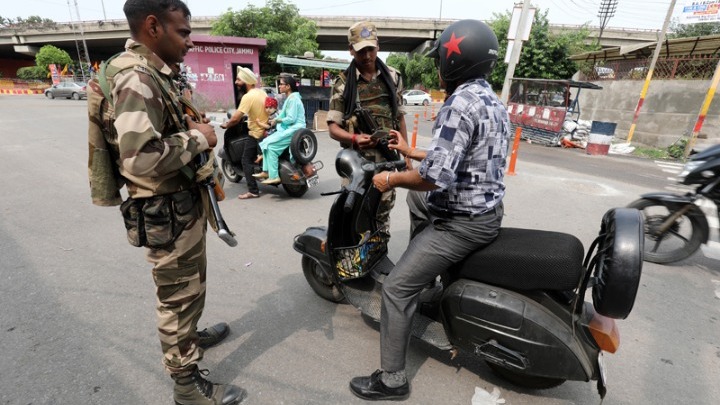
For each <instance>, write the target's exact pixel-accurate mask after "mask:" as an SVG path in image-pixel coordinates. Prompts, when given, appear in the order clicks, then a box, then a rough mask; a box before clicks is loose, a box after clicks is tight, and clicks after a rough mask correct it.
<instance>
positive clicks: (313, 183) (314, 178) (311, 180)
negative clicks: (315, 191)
mask: <svg viewBox="0 0 720 405" xmlns="http://www.w3.org/2000/svg"><path fill="white" fill-rule="evenodd" d="M318 184H320V178H319V177H318V176H317V175H315V176H312V177H310V178H309V179H307V185H308V187H315V186H317V185H318Z"/></svg>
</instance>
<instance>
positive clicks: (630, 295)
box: [592, 208, 645, 319]
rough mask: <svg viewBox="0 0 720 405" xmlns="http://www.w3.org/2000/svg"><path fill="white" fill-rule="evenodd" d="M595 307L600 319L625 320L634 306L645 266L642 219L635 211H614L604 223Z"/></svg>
mask: <svg viewBox="0 0 720 405" xmlns="http://www.w3.org/2000/svg"><path fill="white" fill-rule="evenodd" d="M600 233H601V234H605V238H604V239H603V240H602V241H601V242H600V245H599V252H600V253H599V254H600V256H599V257H598V264H597V268H596V270H595V276H596V277H597V279H598V283H597V284H596V285H595V287H594V288H593V294H592V295H593V304H594V306H595V310H597V311H598V313H600V314H601V315H605V316H608V317H610V318H614V319H625V318H627V316H628V315H629V314H630V311H631V310H632V308H633V305H634V304H635V297H636V295H637V291H638V287H639V286H640V274H641V273H642V265H643V242H644V240H645V239H644V236H643V217H642V214H641V213H640V212H639V211H638V210H637V209H634V208H614V209H611V210H610V211H608V212H607V213H606V214H605V216H604V217H603V220H602V227H601V229H600Z"/></svg>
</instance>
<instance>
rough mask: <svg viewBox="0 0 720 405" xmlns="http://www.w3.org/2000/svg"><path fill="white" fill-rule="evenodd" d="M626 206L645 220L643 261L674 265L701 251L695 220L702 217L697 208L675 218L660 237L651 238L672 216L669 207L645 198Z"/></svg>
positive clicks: (698, 230)
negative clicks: (638, 211)
mask: <svg viewBox="0 0 720 405" xmlns="http://www.w3.org/2000/svg"><path fill="white" fill-rule="evenodd" d="M628 207H630V208H637V209H638V210H640V212H642V215H643V218H644V219H645V227H644V232H643V233H644V234H645V248H644V255H643V259H644V260H645V261H648V262H653V263H660V264H664V263H672V262H677V261H679V260H683V259H686V258H688V257H690V255H692V254H693V253H695V251H697V250H698V249H699V248H700V245H701V244H702V238H703V235H702V232H701V231H700V229H701V227H700V223H699V221H700V220H699V219H698V217H703V216H704V215H705V214H703V212H702V211H701V210H700V208H698V207H697V206H694V207H693V208H691V209H690V211H688V212H686V213H685V214H684V215H683V216H681V217H680V218H678V219H677V220H676V221H675V223H674V224H673V225H672V226H671V227H670V229H668V231H667V232H666V233H664V234H662V235H653V232H652V230H653V229H654V228H656V227H658V226H660V224H662V223H663V221H665V219H666V218H667V217H668V216H669V215H670V214H672V213H673V210H672V209H671V208H670V207H668V206H666V205H664V204H662V203H660V202H659V201H654V200H648V199H645V198H641V199H639V200H637V201H634V202H632V203H631V204H630V205H628Z"/></svg>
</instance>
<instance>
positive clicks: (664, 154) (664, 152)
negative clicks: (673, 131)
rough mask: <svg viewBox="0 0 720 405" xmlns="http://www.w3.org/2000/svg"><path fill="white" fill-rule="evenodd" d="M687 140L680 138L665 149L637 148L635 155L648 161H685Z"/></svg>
mask: <svg viewBox="0 0 720 405" xmlns="http://www.w3.org/2000/svg"><path fill="white" fill-rule="evenodd" d="M686 145H687V139H686V138H684V137H683V138H680V139H678V140H677V141H675V142H673V144H672V145H670V146H668V147H667V148H665V149H660V148H650V147H646V146H637V147H636V148H635V150H634V151H633V155H635V156H638V157H642V158H647V159H666V160H684V153H685V146H686Z"/></svg>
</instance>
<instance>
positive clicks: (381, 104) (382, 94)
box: [327, 66, 405, 238]
mask: <svg viewBox="0 0 720 405" xmlns="http://www.w3.org/2000/svg"><path fill="white" fill-rule="evenodd" d="M388 70H390V73H391V75H392V81H393V83H394V84H395V87H396V90H397V100H398V107H397V116H395V117H393V116H392V105H391V102H392V101H391V100H392V98H391V95H390V91H389V89H388V87H387V86H386V85H385V83H384V82H383V80H382V78H381V77H380V71H379V70H378V71H376V73H375V75H374V76H373V78H372V79H371V80H370V81H367V80H365V79H364V78H363V77H362V75H361V74H360V71H359V70H357V69H356V71H355V74H356V75H357V93H358V99H359V100H360V105H361V106H362V107H363V108H366V109H368V110H369V111H370V114H371V115H372V116H373V117H374V118H375V121H376V122H377V124H378V126H380V127H381V128H382V129H383V130H386V131H389V130H391V129H394V130H399V129H400V128H399V126H398V121H399V120H401V119H403V118H404V116H405V110H404V109H403V108H402V104H401V103H402V96H401V94H402V92H403V84H402V77H400V74H399V73H398V72H397V71H396V70H395V69H393V68H391V67H389V66H388ZM345 81H346V77H345V75H344V73H343V74H340V75H338V77H337V79H335V83H334V84H333V89H332V98H331V99H330V109H329V111H328V115H327V121H328V122H335V123H337V124H338V125H340V126H341V127H343V128H344V129H345V130H348V131H353V130H354V128H352V129H351V128H350V125H348V123H347V122H346V121H345V120H344V119H343V114H344V113H343V111H345V100H344V98H343V92H344V91H345ZM353 132H357V131H356V130H355V131H353ZM341 146H342V147H343V148H350V147H352V145H350V144H345V143H341ZM360 153H361V154H362V155H363V157H365V159H368V160H370V161H372V162H384V161H385V160H386V159H385V157H383V155H382V154H381V153H380V152H379V151H378V150H377V149H363V150H361V151H360ZM343 185H347V180H346V179H343ZM393 206H395V190H389V191H387V192H385V193H383V195H382V197H381V199H380V206H379V207H378V212H377V220H378V222H380V224H384V225H381V226H380V227H381V228H384V229H385V231H384V232H385V234H386V235H387V237H388V238H389V237H390V211H391V210H392V208H393Z"/></svg>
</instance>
